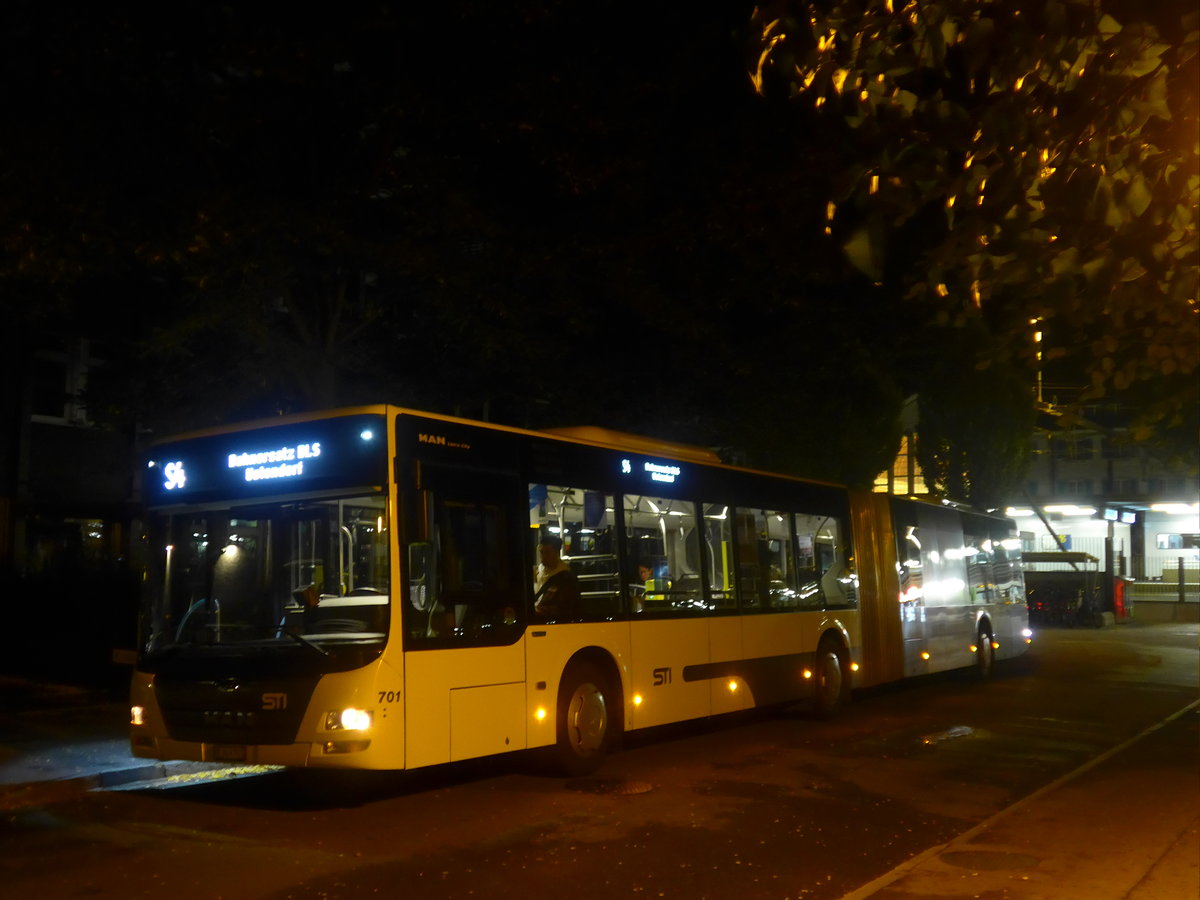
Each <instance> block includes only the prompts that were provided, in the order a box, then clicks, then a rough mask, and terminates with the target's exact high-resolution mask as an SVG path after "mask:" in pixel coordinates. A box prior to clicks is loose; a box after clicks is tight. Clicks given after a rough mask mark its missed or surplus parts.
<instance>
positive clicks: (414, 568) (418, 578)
mask: <svg viewBox="0 0 1200 900" xmlns="http://www.w3.org/2000/svg"><path fill="white" fill-rule="evenodd" d="M432 562H433V544H431V543H429V542H428V541H414V542H413V543H411V544H409V545H408V581H409V583H410V584H426V583H428V580H429V567H430V565H431V564H432Z"/></svg>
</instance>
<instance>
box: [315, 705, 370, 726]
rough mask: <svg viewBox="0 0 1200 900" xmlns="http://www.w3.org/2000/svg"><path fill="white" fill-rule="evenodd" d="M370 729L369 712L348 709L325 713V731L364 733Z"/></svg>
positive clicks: (352, 708)
mask: <svg viewBox="0 0 1200 900" xmlns="http://www.w3.org/2000/svg"><path fill="white" fill-rule="evenodd" d="M370 727H371V712H370V710H366V709H355V708H354V707H349V708H347V709H340V710H334V711H332V712H327V713H325V730H326V731H366V730H367V729H368V728H370Z"/></svg>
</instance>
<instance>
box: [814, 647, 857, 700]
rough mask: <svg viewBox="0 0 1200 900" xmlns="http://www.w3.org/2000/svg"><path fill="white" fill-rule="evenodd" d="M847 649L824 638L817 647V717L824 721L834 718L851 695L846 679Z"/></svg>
mask: <svg viewBox="0 0 1200 900" xmlns="http://www.w3.org/2000/svg"><path fill="white" fill-rule="evenodd" d="M845 655H846V651H845V649H844V648H843V647H842V644H841V643H840V642H839V641H836V640H834V639H832V638H828V637H826V638H823V639H822V640H821V643H820V644H818V645H817V659H816V666H815V668H816V677H817V696H816V706H817V715H819V716H821V718H823V719H829V718H833V716H835V715H837V713H838V711H839V710H840V709H841V708H842V707H843V706H844V705H845V703H846V700H847V699H848V697H849V693H850V683H849V681H848V680H847V679H846V666H845V660H844V658H843V657H844V656H845Z"/></svg>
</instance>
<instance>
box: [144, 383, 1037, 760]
mask: <svg viewBox="0 0 1200 900" xmlns="http://www.w3.org/2000/svg"><path fill="white" fill-rule="evenodd" d="M152 455H153V458H152V459H151V460H150V461H149V463H148V467H147V469H146V472H147V473H148V477H147V480H146V485H145V500H146V506H147V518H146V521H147V540H148V562H147V573H146V585H145V586H146V589H147V590H146V595H147V596H146V599H145V602H144V605H143V610H142V621H141V627H140V637H139V652H138V662H137V665H136V669H135V672H134V676H133V684H132V698H131V707H132V708H131V719H132V724H131V746H132V751H133V754H134V755H135V756H138V757H144V758H151V759H185V760H201V761H211V762H216V761H220V762H229V763H245V764H271V765H283V766H297V767H300V766H310V767H341V768H358V769H411V768H417V767H421V766H431V765H437V764H441V763H448V762H453V761H457V760H466V759H470V758H476V757H482V756H489V755H493V754H500V753H506V752H511V751H520V750H534V749H537V748H545V750H544V752H545V753H546V754H547V755H548V756H549V757H551V758H552V759H553V760H554V761H555V765H556V767H558V768H559V769H560V770H561V771H564V772H566V773H570V774H580V773H584V772H588V771H592V770H594V768H595V767H596V766H597V765H598V764H599V763H600V762H601V760H602V759H603V758H604V756H605V754H606V752H607V751H608V750H610V749H611V748H612V747H614V746H615V744H616V742H617V741H618V740H619V739H620V736H621V734H622V733H624V732H628V731H633V730H636V729H644V728H649V727H653V726H658V725H663V724H666V723H673V722H681V721H684V720H689V719H697V718H702V717H708V716H716V715H720V714H723V713H730V712H734V711H737V710H744V709H749V708H752V707H762V706H765V705H768V704H780V703H790V702H806V703H811V704H813V705H814V707H815V709H817V710H818V711H820V712H821V713H824V714H831V713H833V712H834V711H835V710H836V709H837V708H838V706H839V705H840V704H842V703H843V702H844V701H845V700H846V699H847V698H848V695H849V692H850V690H851V687H852V685H857V686H869V685H875V684H880V683H883V682H888V681H895V680H899V679H903V678H906V677H910V676H916V675H921V674H925V673H930V672H936V671H940V670H945V669H953V668H965V667H975V668H977V669H978V670H979V671H980V672H981V673H982V674H987V673H988V672H989V671H990V669H991V667H992V664H993V661H994V660H997V659H1001V658H1005V657H1012V656H1016V655H1018V654H1020V653H1021V652H1023V651H1024V649H1025V644H1026V642H1027V641H1028V639H1029V637H1030V633H1029V632H1028V630H1027V625H1028V621H1027V615H1026V607H1025V597H1024V587H1023V577H1022V572H1021V562H1020V549H1019V548H1020V544H1019V541H1018V540H1017V534H1016V532H1015V530H1014V527H1013V524H1012V523H1011V522H1010V521H1008V520H1005V519H1002V518H996V517H993V516H989V515H984V514H981V513H978V512H974V511H970V510H967V509H964V508H958V507H953V506H949V505H945V504H934V503H928V502H922V501H917V500H909V499H900V498H894V497H890V496H887V495H882V494H871V493H866V492H858V491H852V490H847V489H845V488H842V487H838V486H836V485H831V484H824V483H818V482H811V481H804V480H799V479H794V478H786V477H780V476H775V475H770V474H766V473H762V472H755V471H750V470H746V469H739V468H735V467H732V466H728V465H723V464H722V463H721V462H720V461H719V460H718V458H717V457H716V456H715V455H714V454H712V453H710V452H708V451H706V450H703V449H700V448H695V447H688V446H685V445H672V444H667V443H663V442H659V441H654V440H652V439H646V438H637V437H634V436H631V435H626V434H619V433H616V432H609V431H604V430H601V429H596V428H577V429H564V430H562V431H557V432H536V431H524V430H520V429H515V428H507V427H501V426H496V425H491V424H485V423H480V422H471V421H466V420H462V419H456V418H451V417H446V416H440V415H433V414H428V413H421V412H415V411H411V410H407V409H401V408H398V407H393V406H371V407H359V408H353V409H343V410H336V411H332V412H327V413H323V414H319V415H311V416H297V417H288V418H279V419H274V420H270V421H266V422H260V423H256V424H254V425H252V426H245V427H236V428H227V429H219V430H209V431H205V432H197V433H194V434H190V435H185V436H182V437H179V438H177V439H172V440H169V441H165V442H163V443H161V444H158V445H157V446H156V447H155V448H154V449H153V454H152ZM543 544H549V545H552V547H553V550H552V551H551V552H550V553H549V554H548V556H549V558H550V563H549V564H550V565H552V566H555V565H557V566H558V567H559V568H560V569H561V568H562V563H565V564H566V569H567V570H568V573H567V574H566V576H565V577H566V581H565V582H564V581H562V580H561V578H560V582H561V583H562V584H563V585H564V589H563V590H562V591H561V592H560V599H562V600H564V602H562V603H558V604H556V605H554V606H548V605H545V604H541V603H540V602H539V599H540V598H539V597H538V592H537V591H536V590H535V585H536V584H537V583H538V577H539V576H538V572H537V569H536V566H537V564H538V561H539V553H540V552H541V551H540V550H539V548H540V546H541V545H543ZM542 562H543V563H546V558H545V557H543V559H542ZM560 574H561V573H560Z"/></svg>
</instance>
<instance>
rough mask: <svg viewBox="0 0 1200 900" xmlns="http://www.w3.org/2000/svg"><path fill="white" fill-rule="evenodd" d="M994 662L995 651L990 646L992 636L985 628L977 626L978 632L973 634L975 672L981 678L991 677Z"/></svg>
mask: <svg viewBox="0 0 1200 900" xmlns="http://www.w3.org/2000/svg"><path fill="white" fill-rule="evenodd" d="M995 664H996V651H995V648H994V647H993V646H992V636H991V634H990V633H989V632H988V630H987V628H986V627H985V626H983V625H980V626H979V634H977V635H976V636H975V672H976V674H977V675H978V676H979V677H980V678H981V679H985V680H986V679H988V678H991V677H992V668H993V666H995Z"/></svg>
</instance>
